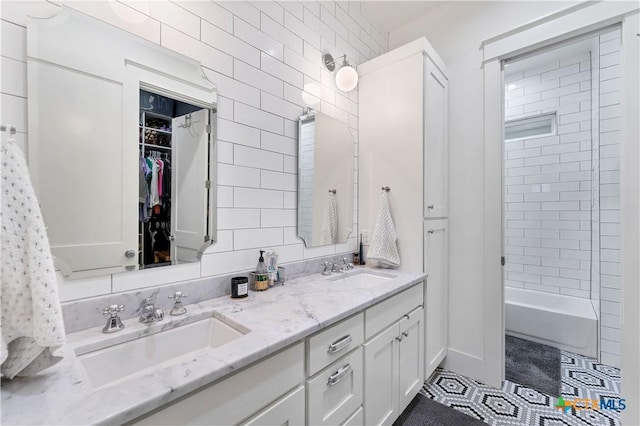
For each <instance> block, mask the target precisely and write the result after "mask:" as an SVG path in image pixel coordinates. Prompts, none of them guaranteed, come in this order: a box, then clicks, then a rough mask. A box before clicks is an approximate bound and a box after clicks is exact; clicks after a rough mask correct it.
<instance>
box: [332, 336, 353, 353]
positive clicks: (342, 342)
mask: <svg viewBox="0 0 640 426" xmlns="http://www.w3.org/2000/svg"><path fill="white" fill-rule="evenodd" d="M352 341H353V339H352V338H351V335H350V334H347V335H346V336H343V337H341V338H339V339H338V340H336V341H335V342H333V343H332V344H330V345H329V349H328V350H327V352H328V353H330V354H335V353H336V352H340V351H341V350H343V349H344V348H346V347H347V346H349V345H350V344H351V342H352Z"/></svg>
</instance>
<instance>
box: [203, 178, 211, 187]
mask: <svg viewBox="0 0 640 426" xmlns="http://www.w3.org/2000/svg"><path fill="white" fill-rule="evenodd" d="M204 187H205V188H206V189H211V181H210V180H205V181H204Z"/></svg>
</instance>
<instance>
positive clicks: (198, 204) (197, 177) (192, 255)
mask: <svg viewBox="0 0 640 426" xmlns="http://www.w3.org/2000/svg"><path fill="white" fill-rule="evenodd" d="M208 124H209V110H207V109H202V110H200V111H196V112H193V113H191V114H187V115H184V116H181V117H176V118H174V119H173V123H172V125H171V132H172V136H171V161H172V171H171V235H172V236H173V237H174V238H175V239H174V241H172V243H171V245H172V247H171V248H172V250H171V255H172V260H176V261H177V262H185V261H187V262H188V261H196V260H198V252H199V251H200V249H201V248H202V246H203V245H204V244H205V243H206V242H207V241H208V237H207V236H208V232H207V231H208V229H207V217H208V214H209V212H208V211H207V209H208V207H207V197H208V196H209V194H208V193H207V191H204V190H203V188H205V187H206V185H205V183H206V181H207V180H208V179H209V163H208V161H203V159H205V158H207V149H208V147H209V144H208V142H209V133H208V132H207V125H208ZM203 236H205V238H203ZM174 257H175V259H174Z"/></svg>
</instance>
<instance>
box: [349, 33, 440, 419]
mask: <svg viewBox="0 0 640 426" xmlns="http://www.w3.org/2000/svg"><path fill="white" fill-rule="evenodd" d="M358 73H359V75H360V82H359V89H358V90H359V102H358V104H359V125H358V129H359V140H360V142H359V144H360V146H359V154H358V155H359V163H358V171H359V173H358V185H359V194H358V200H359V207H358V212H359V222H358V223H359V224H360V230H361V231H360V232H363V231H365V232H366V231H367V230H368V231H369V232H373V229H374V227H375V221H376V217H377V211H378V203H379V197H380V193H381V190H382V187H387V186H388V187H389V188H390V191H389V193H388V196H389V202H390V206H391V214H392V216H393V221H394V224H395V227H396V232H397V235H398V249H399V252H400V260H401V266H400V267H401V268H402V269H404V270H408V271H415V272H418V271H420V272H422V271H425V272H427V273H428V277H427V282H426V285H425V286H424V304H423V306H424V330H425V336H424V339H423V341H424V344H425V351H424V378H425V379H426V378H428V377H429V376H430V375H431V373H433V371H434V370H435V369H436V367H437V366H438V365H439V364H440V363H441V362H442V361H443V360H444V358H445V356H446V354H447V333H448V326H447V322H448V321H447V317H448V311H449V309H448V305H449V300H448V267H449V261H448V258H449V254H448V236H449V229H448V220H447V216H448V212H447V206H448V200H447V198H448V197H447V194H448V185H447V181H448V141H447V139H448V120H447V116H448V87H449V86H448V85H449V82H448V79H447V69H446V66H445V64H444V62H443V61H442V59H440V57H439V56H438V54H437V53H436V51H435V50H434V48H433V47H432V46H431V44H430V43H429V41H428V40H427V39H426V38H424V37H423V38H420V39H418V40H415V41H413V42H411V43H408V44H406V45H404V46H401V47H399V48H397V49H394V50H392V51H390V52H388V53H386V54H384V55H381V56H379V57H377V58H375V59H372V60H371V61H368V62H366V63H364V64H361V65H360V66H358ZM365 256H366V250H365ZM366 360H367V355H366V354H365V361H366ZM365 364H366V362H365ZM366 368H367V366H366V365H365V370H366ZM365 377H366V374H365ZM374 386H375V384H374V383H365V399H366V398H367V394H371V395H375V393H373V392H367V389H368V388H369V387H374ZM365 406H367V404H365ZM403 408H404V407H400V409H403ZM365 415H366V414H365Z"/></svg>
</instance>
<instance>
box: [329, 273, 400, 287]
mask: <svg viewBox="0 0 640 426" xmlns="http://www.w3.org/2000/svg"><path fill="white" fill-rule="evenodd" d="M394 278H396V275H393V274H389V273H386V272H377V271H376V272H372V271H366V270H362V271H357V270H356V271H354V272H349V273H346V274H345V275H341V276H337V277H332V278H329V280H330V281H334V282H339V283H344V284H346V285H358V284H365V285H366V284H368V285H374V284H379V283H383V282H386V281H389V280H392V279H394Z"/></svg>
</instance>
